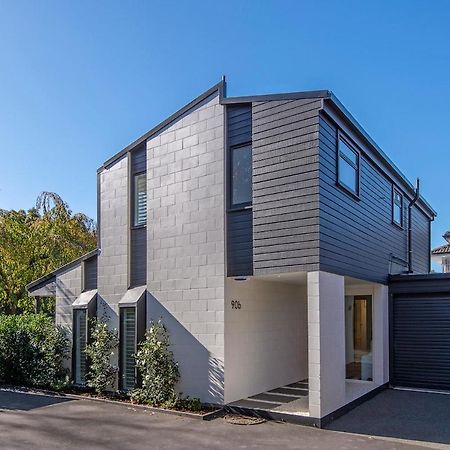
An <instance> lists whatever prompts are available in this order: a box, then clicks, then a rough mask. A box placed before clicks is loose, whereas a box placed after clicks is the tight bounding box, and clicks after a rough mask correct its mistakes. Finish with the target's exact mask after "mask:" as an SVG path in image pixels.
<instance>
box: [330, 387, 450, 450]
mask: <svg viewBox="0 0 450 450" xmlns="http://www.w3.org/2000/svg"><path fill="white" fill-rule="evenodd" d="M327 428H328V429H329V430H334V431H342V432H347V433H348V432H350V433H358V434H363V435H371V436H378V437H384V438H395V439H407V440H410V441H417V442H419V443H423V445H426V446H428V447H433V448H450V395H448V394H437V393H428V392H413V391H403V390H393V389H387V390H385V391H383V392H381V393H380V394H378V395H377V396H376V397H374V398H373V399H371V400H369V401H367V402H365V403H363V404H362V405H360V406H358V407H357V408H355V409H353V410H352V411H350V412H349V413H348V414H346V415H345V416H342V417H341V418H339V419H337V420H335V421H334V422H332V423H331V424H330V426H329V427H327ZM433 444H434V445H433Z"/></svg>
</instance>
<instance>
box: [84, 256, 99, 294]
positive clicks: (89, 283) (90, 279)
mask: <svg viewBox="0 0 450 450" xmlns="http://www.w3.org/2000/svg"><path fill="white" fill-rule="evenodd" d="M92 289H97V256H95V257H94V258H91V259H87V260H86V261H84V290H86V291H90V290H92Z"/></svg>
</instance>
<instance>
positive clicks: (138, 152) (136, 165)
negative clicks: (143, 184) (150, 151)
mask: <svg viewBox="0 0 450 450" xmlns="http://www.w3.org/2000/svg"><path fill="white" fill-rule="evenodd" d="M146 170H147V149H146V144H145V142H144V143H143V144H141V145H140V146H139V147H137V148H135V149H133V150H132V151H131V173H132V174H135V173H140V172H145V171H146Z"/></svg>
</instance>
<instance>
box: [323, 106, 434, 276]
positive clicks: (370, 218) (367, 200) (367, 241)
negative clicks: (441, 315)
mask: <svg viewBox="0 0 450 450" xmlns="http://www.w3.org/2000/svg"><path fill="white" fill-rule="evenodd" d="M350 137H351V136H350ZM337 144H338V142H337V128H336V126H334V124H333V123H332V122H331V121H328V120H327V119H326V118H325V117H323V116H322V115H321V117H320V133H319V148H320V154H319V177H320V269H321V270H324V271H328V272H333V273H339V274H342V275H348V276H353V277H356V278H361V279H366V280H372V281H377V282H386V280H387V276H388V274H389V273H391V274H392V273H399V272H402V271H406V269H407V267H406V260H407V209H406V206H407V204H408V201H409V200H408V199H407V198H405V200H404V209H403V224H404V228H403V229H401V228H399V227H397V226H396V225H393V224H392V182H391V181H390V180H389V179H388V178H387V177H386V176H385V175H384V174H383V173H382V172H381V171H380V170H379V169H377V168H376V167H375V166H374V165H373V164H372V163H371V162H369V161H368V160H367V159H366V158H365V157H364V156H363V155H361V157H360V193H359V200H357V199H355V198H353V197H352V196H350V195H349V194H348V193H346V192H344V190H342V189H341V188H340V187H338V186H337V183H336V181H337V173H336V172H337V169H336V167H337ZM413 230H414V231H413V248H414V254H413V268H414V270H415V271H417V272H427V271H428V252H429V244H428V242H429V229H428V219H427V218H426V217H425V216H424V215H423V214H422V213H421V212H420V211H419V210H418V209H417V208H414V212H413ZM393 261H395V263H393ZM402 261H403V262H402Z"/></svg>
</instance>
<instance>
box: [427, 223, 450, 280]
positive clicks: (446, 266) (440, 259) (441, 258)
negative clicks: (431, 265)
mask: <svg viewBox="0 0 450 450" xmlns="http://www.w3.org/2000/svg"><path fill="white" fill-rule="evenodd" d="M442 237H443V238H444V239H445V240H446V241H447V243H446V244H444V245H441V246H439V247H436V248H433V250H431V260H432V261H433V262H435V263H437V264H439V265H440V266H441V267H442V273H450V231H447V232H446V233H445V234H444V236H442Z"/></svg>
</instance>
